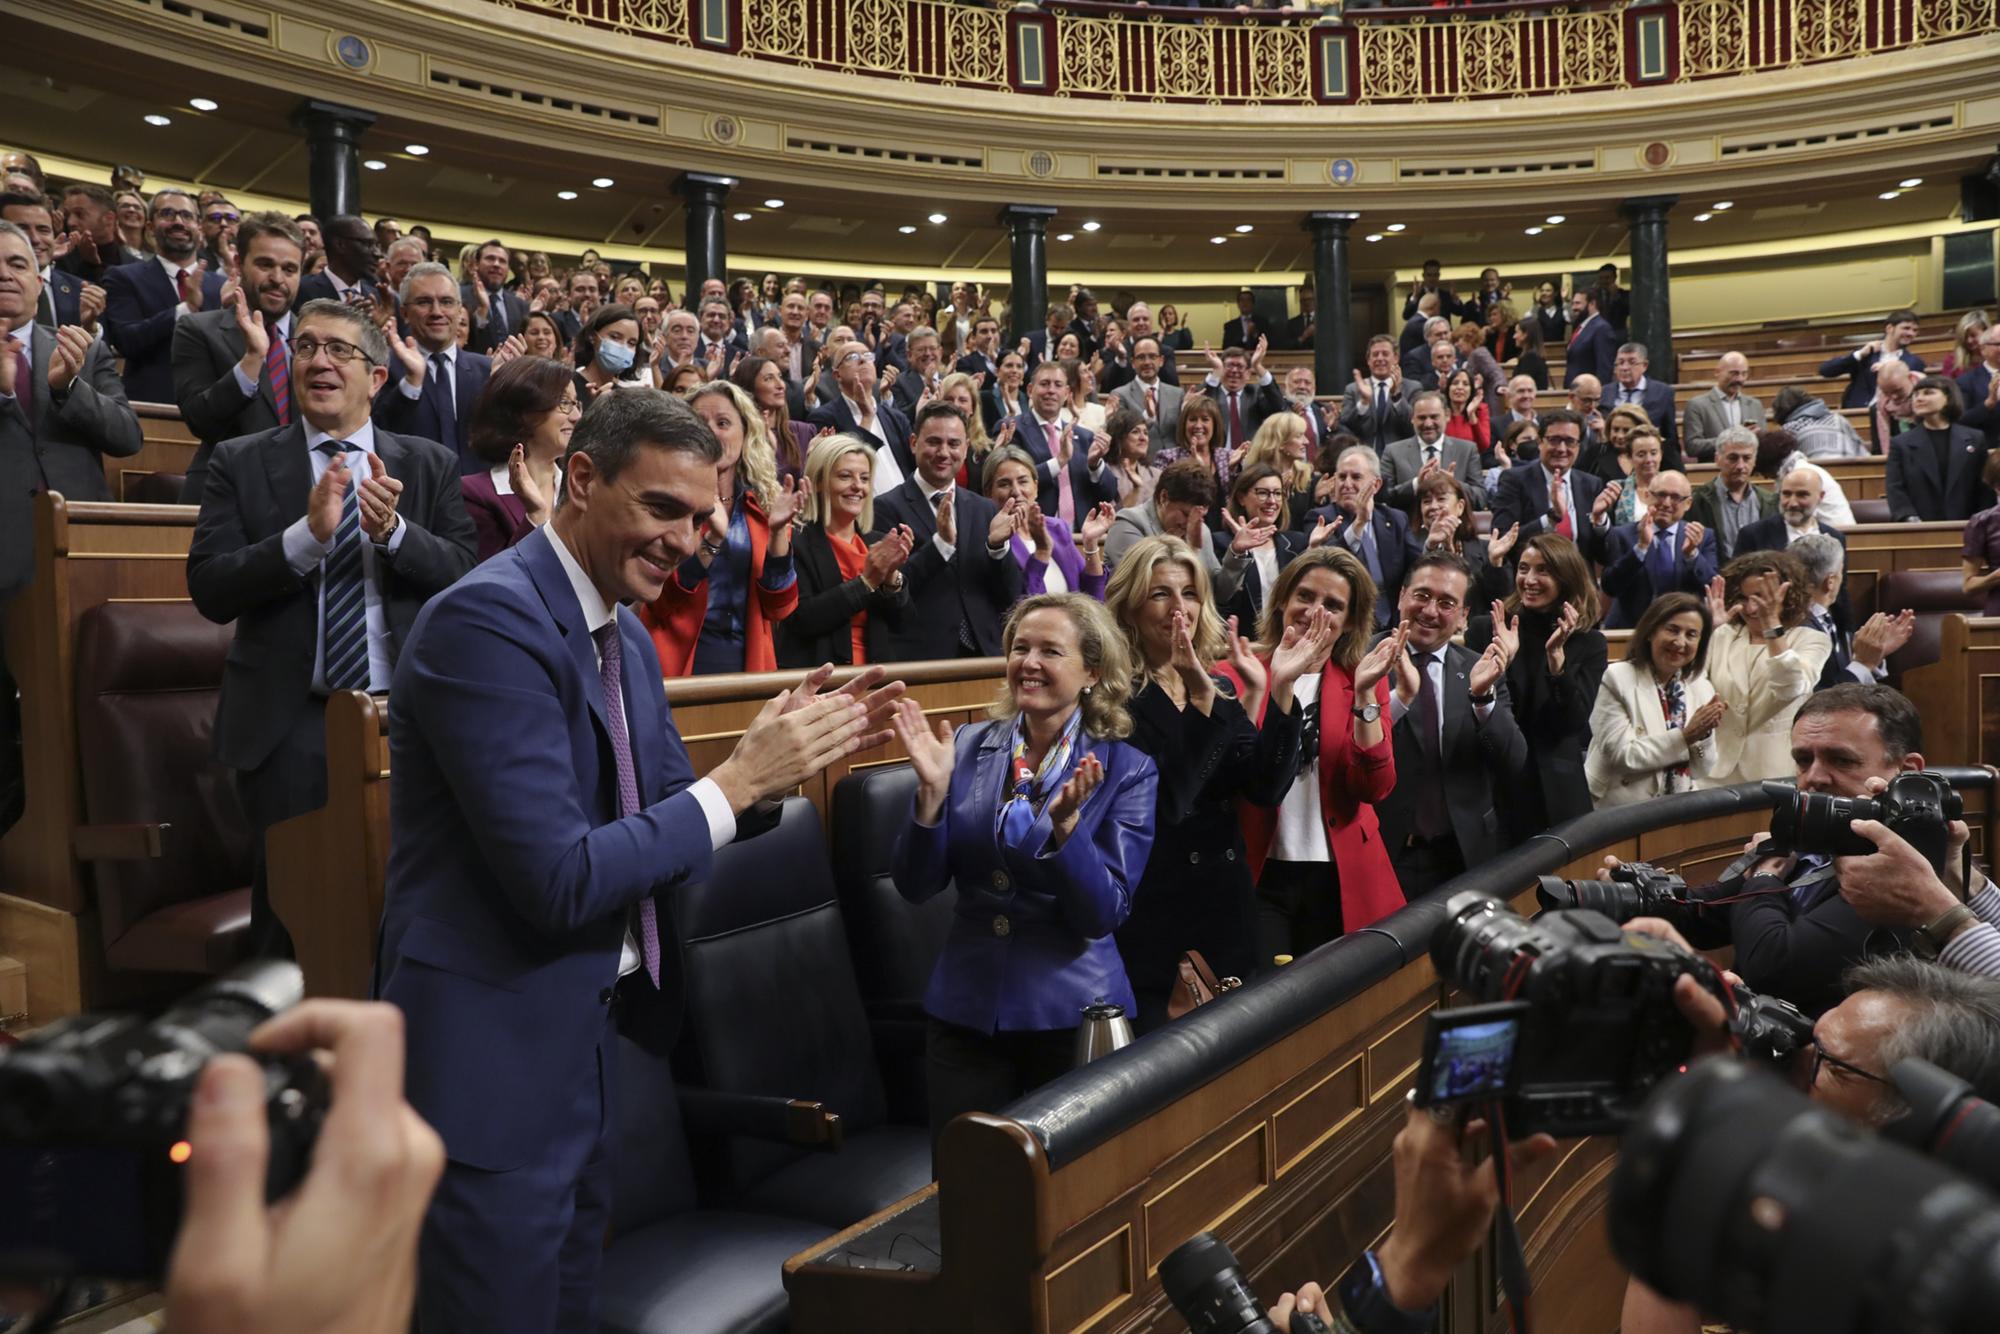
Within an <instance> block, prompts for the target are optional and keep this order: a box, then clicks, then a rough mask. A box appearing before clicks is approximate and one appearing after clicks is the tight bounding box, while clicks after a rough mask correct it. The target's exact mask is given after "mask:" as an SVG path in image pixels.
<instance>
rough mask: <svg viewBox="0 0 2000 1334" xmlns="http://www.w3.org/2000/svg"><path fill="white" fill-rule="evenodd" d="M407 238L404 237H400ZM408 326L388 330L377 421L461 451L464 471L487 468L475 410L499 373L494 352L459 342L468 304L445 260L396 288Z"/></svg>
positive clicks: (411, 274) (419, 270) (421, 266)
mask: <svg viewBox="0 0 2000 1334" xmlns="http://www.w3.org/2000/svg"><path fill="white" fill-rule="evenodd" d="M397 244H398V245H401V244H402V242H400V241H399V242H397ZM396 298H397V304H398V308H399V309H400V310H401V311H402V313H403V319H404V321H405V322H407V323H408V325H409V326H410V333H409V337H407V338H405V337H404V336H403V335H401V334H399V333H397V332H396V331H395V330H394V329H388V330H385V331H384V332H385V333H386V334H387V335H388V339H389V348H390V352H391V357H390V366H389V370H390V375H391V382H389V383H385V384H384V385H383V386H382V388H381V389H380V390H378V391H377V392H376V395H375V411H374V418H375V424H376V425H377V426H378V427H380V428H381V429H383V430H385V431H393V432H394V433H395V434H397V435H410V436H419V437H421V438H423V439H425V440H435V441H437V442H438V443H440V444H442V445H443V446H444V447H445V448H446V449H449V450H451V451H452V452H453V453H454V454H456V455H457V456H458V470H459V472H460V473H461V474H464V473H473V472H485V471H486V470H487V468H488V466H489V465H488V464H487V463H486V461H485V460H484V459H481V458H480V457H479V456H478V455H476V454H474V453H473V452H472V450H471V449H470V447H469V446H468V444H467V442H468V440H469V439H470V436H471V425H472V412H473V409H474V408H475V407H477V406H478V403H479V396H480V395H481V394H483V393H484V392H485V391H486V381H487V379H488V378H489V377H490V376H491V375H492V373H493V362H492V360H491V359H490V358H488V357H484V356H481V355H480V354H479V353H477V352H468V351H466V350H465V349H464V348H462V347H460V346H459V345H458V317H459V313H460V312H461V311H462V310H463V309H464V306H463V304H462V301H461V299H460V296H459V290H458V280H457V279H456V278H454V277H452V276H451V270H450V269H447V268H446V267H445V266H444V265H442V264H432V263H429V262H425V263H422V264H418V265H416V266H415V267H413V268H412V269H411V270H410V271H409V273H408V274H407V275H405V276H404V278H403V284H402V286H401V287H400V288H399V289H398V290H397V293H396Z"/></svg>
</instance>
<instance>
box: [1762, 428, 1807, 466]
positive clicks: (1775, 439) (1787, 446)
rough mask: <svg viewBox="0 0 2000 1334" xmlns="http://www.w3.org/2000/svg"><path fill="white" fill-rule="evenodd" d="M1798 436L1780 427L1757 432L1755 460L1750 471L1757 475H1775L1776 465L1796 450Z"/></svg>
mask: <svg viewBox="0 0 2000 1334" xmlns="http://www.w3.org/2000/svg"><path fill="white" fill-rule="evenodd" d="M1798 448H1799V438H1798V437H1797V436H1795V435H1793V434H1792V433H1791V432H1790V431H1787V430H1785V429H1783V428H1782V427H1780V428H1778V429H1776V430H1765V431H1759V432H1757V461H1756V462H1755V463H1753V464H1751V465H1750V471H1751V472H1752V473H1754V474H1755V475H1756V476H1758V477H1776V476H1777V475H1778V465H1779V464H1780V463H1783V462H1784V461H1785V460H1786V459H1788V458H1790V457H1791V456H1792V455H1793V454H1795V453H1797V452H1798Z"/></svg>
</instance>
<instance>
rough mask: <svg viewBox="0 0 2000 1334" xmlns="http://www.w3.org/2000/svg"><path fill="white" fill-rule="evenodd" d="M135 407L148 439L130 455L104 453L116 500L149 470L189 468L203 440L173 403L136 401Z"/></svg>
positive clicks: (182, 470)
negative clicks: (197, 436)
mask: <svg viewBox="0 0 2000 1334" xmlns="http://www.w3.org/2000/svg"><path fill="white" fill-rule="evenodd" d="M132 410H133V411H134V412H136V413H137V414H138V416H139V433H140V435H141V437H142V438H143V439H144V441H145V443H144V444H143V445H141V446H140V447H139V452H138V453H137V454H134V455H131V456H130V457H129V458H122V459H120V458H113V457H111V456H110V455H108V454H107V455H105V456H104V484H105V485H106V486H107V487H109V488H110V490H111V498H112V499H113V500H123V499H125V497H126V494H127V492H126V488H127V487H129V486H130V485H131V484H132V483H133V482H135V481H137V480H138V479H139V478H141V477H144V476H146V475H148V474H149V473H156V472H178V473H185V472H187V470H188V468H189V466H190V465H191V464H193V462H194V455H195V450H196V449H197V448H199V447H200V444H201V442H200V441H198V440H196V439H195V438H194V432H192V431H190V430H189V429H188V428H187V426H186V424H185V423H183V422H182V421H181V414H180V409H178V408H175V407H173V406H172V405H170V404H163V403H134V404H133V405H132Z"/></svg>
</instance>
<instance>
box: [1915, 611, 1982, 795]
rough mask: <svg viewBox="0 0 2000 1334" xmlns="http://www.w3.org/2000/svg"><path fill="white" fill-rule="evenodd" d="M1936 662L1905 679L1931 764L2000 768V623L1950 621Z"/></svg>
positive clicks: (1942, 634)
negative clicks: (1992, 765) (1999, 763)
mask: <svg viewBox="0 0 2000 1334" xmlns="http://www.w3.org/2000/svg"><path fill="white" fill-rule="evenodd" d="M1938 638H1939V649H1940V656H1939V658H1938V661H1936V662H1934V663H1931V664H1929V665H1927V666H1923V667H1917V668H1914V669H1912V670H1911V671H1908V672H1906V673H1904V675H1903V693H1904V694H1906V695H1908V696H1909V697H1910V702H1911V703H1913V704H1915V705H1916V706H1917V712H1918V714H1919V715H1920V716H1921V717H1922V718H1923V720H1924V759H1925V761H1926V762H1927V763H1930V764H1934V765H1936V764H1993V763H1996V762H2000V617H1987V616H1947V617H1945V618H1944V625H1943V628H1942V630H1941V631H1940V633H1939V636H1938Z"/></svg>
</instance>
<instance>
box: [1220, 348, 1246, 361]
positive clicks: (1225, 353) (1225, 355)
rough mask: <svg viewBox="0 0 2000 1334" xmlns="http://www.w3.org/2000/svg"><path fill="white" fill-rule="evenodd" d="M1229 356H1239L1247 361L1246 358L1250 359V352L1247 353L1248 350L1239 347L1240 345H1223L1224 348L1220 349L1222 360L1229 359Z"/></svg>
mask: <svg viewBox="0 0 2000 1334" xmlns="http://www.w3.org/2000/svg"><path fill="white" fill-rule="evenodd" d="M1231 357H1241V358H1242V359H1243V360H1244V361H1248V360H1250V354H1249V352H1247V351H1246V350H1244V349H1243V348H1240V347H1225V348H1223V349H1222V360H1224V361H1227V360H1229V359H1230V358H1231Z"/></svg>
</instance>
